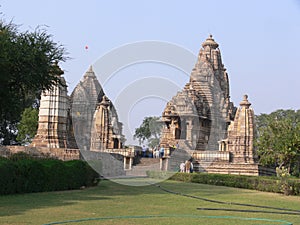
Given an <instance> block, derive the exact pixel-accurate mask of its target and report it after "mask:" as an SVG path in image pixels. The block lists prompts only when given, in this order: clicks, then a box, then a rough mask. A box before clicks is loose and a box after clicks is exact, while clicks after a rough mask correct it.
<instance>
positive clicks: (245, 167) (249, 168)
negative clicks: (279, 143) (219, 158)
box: [199, 162, 276, 176]
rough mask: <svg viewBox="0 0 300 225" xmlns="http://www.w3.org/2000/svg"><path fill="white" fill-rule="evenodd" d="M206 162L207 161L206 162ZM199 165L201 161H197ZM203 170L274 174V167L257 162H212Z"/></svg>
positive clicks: (259, 174) (222, 172)
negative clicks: (270, 167) (267, 166)
mask: <svg viewBox="0 0 300 225" xmlns="http://www.w3.org/2000/svg"><path fill="white" fill-rule="evenodd" d="M206 163H207V162H206ZM199 164H200V166H201V162H200V163H199ZM204 172H207V173H217V174H236V175H248V176H273V175H276V172H275V169H269V168H265V167H263V166H261V165H259V164H257V163H252V164H250V163H244V164H237V163H228V162H213V163H211V164H210V165H208V166H206V167H204Z"/></svg>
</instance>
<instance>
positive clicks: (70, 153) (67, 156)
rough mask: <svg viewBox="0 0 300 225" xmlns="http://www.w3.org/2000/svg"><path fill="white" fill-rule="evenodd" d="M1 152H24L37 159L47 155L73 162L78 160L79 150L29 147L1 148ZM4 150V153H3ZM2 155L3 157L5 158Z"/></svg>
mask: <svg viewBox="0 0 300 225" xmlns="http://www.w3.org/2000/svg"><path fill="white" fill-rule="evenodd" d="M1 148H2V149H3V151H1V152H0V155H1V154H2V152H3V153H4V152H5V154H6V155H7V154H8V153H11V154H14V153H18V152H25V153H28V154H31V155H36V156H37V157H39V156H41V157H42V156H43V154H44V155H48V156H50V157H53V158H57V159H60V160H65V161H67V160H74V159H80V151H79V149H66V148H46V147H30V146H2V147H1ZM4 150H6V151H4ZM6 155H3V156H6Z"/></svg>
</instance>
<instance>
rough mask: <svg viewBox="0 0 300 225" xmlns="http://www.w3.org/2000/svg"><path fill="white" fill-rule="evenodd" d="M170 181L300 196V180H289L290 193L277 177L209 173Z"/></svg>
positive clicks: (175, 178) (187, 174)
mask: <svg viewBox="0 0 300 225" xmlns="http://www.w3.org/2000/svg"><path fill="white" fill-rule="evenodd" d="M159 173H160V172H152V173H148V176H150V177H156V178H157V177H160V175H159ZM169 179H170V180H176V181H183V182H192V183H201V184H210V185H219V186H227V187H235V188H245V189H253V190H258V191H265V192H275V193H283V194H289V195H300V180H299V179H289V180H288V183H287V184H288V190H289V191H288V192H286V190H285V189H283V188H282V183H281V180H280V179H279V178H277V177H259V176H257V177H256V176H243V175H230V174H208V173H192V174H191V173H176V174H174V175H173V176H172V177H170V178H169Z"/></svg>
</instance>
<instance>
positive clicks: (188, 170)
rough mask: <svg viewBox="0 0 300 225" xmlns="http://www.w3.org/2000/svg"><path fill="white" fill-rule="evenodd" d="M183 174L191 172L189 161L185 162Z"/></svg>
mask: <svg viewBox="0 0 300 225" xmlns="http://www.w3.org/2000/svg"><path fill="white" fill-rule="evenodd" d="M185 172H186V173H190V172H191V161H189V160H186V161H185Z"/></svg>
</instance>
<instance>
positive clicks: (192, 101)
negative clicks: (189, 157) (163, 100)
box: [161, 35, 235, 150]
mask: <svg viewBox="0 0 300 225" xmlns="http://www.w3.org/2000/svg"><path fill="white" fill-rule="evenodd" d="M218 46H219V45H218V43H216V42H215V40H214V39H213V37H212V35H210V36H209V37H208V38H207V39H206V40H205V41H204V42H203V43H202V48H201V49H200V51H199V55H198V59H197V62H196V64H195V67H194V68H193V70H192V72H191V76H190V81H189V82H188V83H187V84H186V85H185V87H184V89H183V90H182V91H181V92H178V93H177V95H176V96H174V97H173V98H172V99H171V100H170V101H169V102H168V104H167V106H166V108H165V110H164V112H163V115H162V121H164V128H163V132H162V138H161V143H162V144H163V145H167V144H170V145H173V143H175V142H179V144H180V143H181V146H182V147H184V148H185V149H192V150H194V149H195V150H218V141H219V140H222V139H224V138H226V137H227V128H228V124H229V123H230V121H231V120H233V118H234V113H235V108H234V106H233V103H232V102H230V96H229V81H228V74H227V72H226V69H225V67H224V65H223V64H222V59H221V53H220V50H219V48H218ZM170 112H172V113H170Z"/></svg>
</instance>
